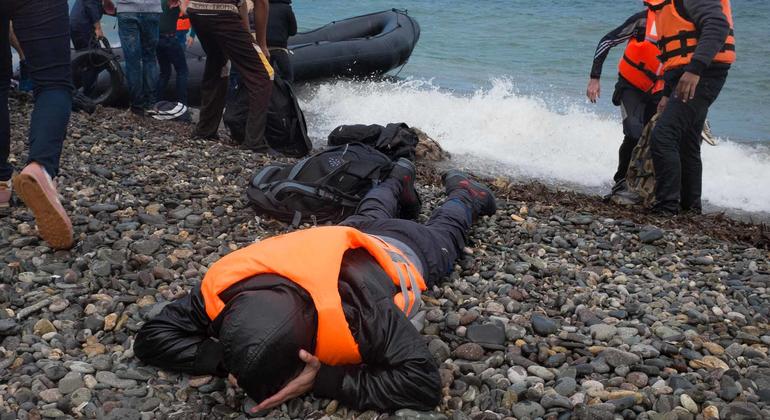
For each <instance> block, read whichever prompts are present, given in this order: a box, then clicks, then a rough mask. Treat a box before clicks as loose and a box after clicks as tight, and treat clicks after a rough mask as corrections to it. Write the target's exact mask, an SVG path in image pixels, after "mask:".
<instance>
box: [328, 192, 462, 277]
mask: <svg viewBox="0 0 770 420" xmlns="http://www.w3.org/2000/svg"><path fill="white" fill-rule="evenodd" d="M401 188H402V184H401V183H400V182H399V181H397V180H395V179H392V178H391V179H387V180H385V182H383V183H381V184H380V185H378V186H376V187H374V188H372V189H371V190H370V191H369V193H368V194H367V195H366V196H365V197H364V199H363V200H361V203H360V204H359V206H358V210H357V211H356V214H354V215H352V216H350V217H348V218H347V219H345V220H344V221H343V222H342V223H341V224H342V225H345V226H350V227H354V228H356V229H358V230H360V231H362V232H365V233H368V234H370V235H380V236H388V237H391V238H394V239H397V240H399V241H401V242H403V243H404V244H406V245H407V246H409V247H410V248H412V250H413V251H414V252H415V253H416V254H417V256H418V257H419V258H420V262H421V263H422V266H423V268H424V271H425V273H424V278H425V282H426V283H427V285H428V287H431V286H433V285H434V284H436V283H437V282H438V281H439V280H440V279H442V278H443V277H444V276H446V275H447V274H449V273H450V272H451V271H452V268H453V265H454V261H455V260H456V259H457V256H458V255H460V253H461V252H462V250H463V247H465V241H466V234H467V231H468V229H469V228H470V227H471V222H472V213H471V208H470V207H469V206H468V204H466V202H467V200H463V199H460V198H459V197H453V196H451V195H450V197H448V198H447V200H446V201H445V202H444V203H443V204H442V205H441V206H439V207H438V208H437V209H436V210H434V211H433V214H432V215H431V217H430V219H429V220H428V221H427V222H426V223H425V224H420V223H417V222H415V221H412V220H404V219H398V218H397V217H398V216H397V215H398V210H399V201H398V197H399V196H400V195H401Z"/></svg>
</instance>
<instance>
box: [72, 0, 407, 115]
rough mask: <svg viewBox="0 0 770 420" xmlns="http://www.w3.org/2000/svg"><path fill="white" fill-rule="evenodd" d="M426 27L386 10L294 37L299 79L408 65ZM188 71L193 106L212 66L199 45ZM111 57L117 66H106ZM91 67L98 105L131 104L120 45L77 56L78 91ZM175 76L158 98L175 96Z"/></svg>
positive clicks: (194, 47) (372, 72) (192, 51)
mask: <svg viewBox="0 0 770 420" xmlns="http://www.w3.org/2000/svg"><path fill="white" fill-rule="evenodd" d="M419 39H420V26H419V24H418V23H417V21H416V20H415V19H414V18H412V17H411V16H409V15H408V14H407V12H406V11H404V10H397V9H392V10H386V11H383V12H377V13H371V14H368V15H363V16H357V17H353V18H349V19H345V20H340V21H335V22H332V23H329V24H327V25H325V26H322V27H320V28H318V29H314V30H311V31H308V32H301V33H298V34H297V35H295V36H293V37H291V38H289V50H290V51H291V55H290V59H291V63H292V66H293V68H294V81H295V82H301V81H313V80H318V79H328V78H334V77H367V76H373V75H381V74H384V73H387V72H388V71H390V70H393V69H395V68H398V67H400V66H403V65H404V64H406V62H407V60H409V57H410V56H411V54H412V51H413V50H414V47H415V46H416V45H417V41H418V40H419ZM185 55H186V59H187V67H188V79H187V82H188V102H189V105H197V104H199V103H200V87H201V81H202V79H203V70H204V68H205V64H206V53H205V52H204V51H203V48H202V47H201V45H200V43H199V42H196V43H194V44H193V45H192V46H191V47H189V48H187V50H186V51H185ZM106 57H110V58H111V61H112V63H111V64H104V63H103V60H104V59H105V58H106ZM88 63H97V64H99V66H98V67H99V70H100V73H99V76H98V80H97V82H96V86H95V88H94V89H93V91H92V92H90V93H89V95H88V96H89V97H91V98H92V99H93V100H94V102H95V103H97V104H103V105H112V106H121V105H126V104H127V103H128V89H127V88H126V82H125V76H124V73H123V71H124V70H123V51H122V50H121V48H120V47H117V48H106V47H104V46H103V47H102V49H97V50H90V51H85V52H78V53H73V74H75V79H76V83H75V85H76V87H80V86H81V85H79V84H78V80H79V78H78V76H77V75H78V74H80V73H81V72H82V71H83V69H84V68H85V67H84V66H86V65H87V64H88ZM174 77H175V76H172V77H171V80H170V81H169V84H168V88H167V91H166V92H164V94H163V95H161V96H160V97H159V98H158V100H164V99H169V100H173V99H175V97H174V91H173V90H174V86H175V81H174Z"/></svg>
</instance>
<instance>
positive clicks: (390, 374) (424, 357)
mask: <svg viewBox="0 0 770 420" xmlns="http://www.w3.org/2000/svg"><path fill="white" fill-rule="evenodd" d="M257 277H258V278H256V277H255V278H250V279H247V280H243V281H240V282H238V283H236V284H235V285H233V286H231V287H230V288H229V289H227V290H226V291H224V292H222V293H221V294H220V297H221V298H222V299H223V301H225V303H226V306H225V309H224V310H223V311H222V313H221V314H220V315H219V316H218V317H217V318H216V319H215V320H214V321H213V322H211V321H209V318H208V316H207V314H206V311H205V306H204V301H203V297H202V295H201V291H200V287H196V288H195V289H194V290H193V291H192V292H191V293H190V294H189V295H188V296H186V297H184V298H182V299H179V300H178V301H175V302H173V303H171V304H169V305H168V306H166V307H165V308H164V309H163V311H162V312H161V313H160V315H158V316H157V317H155V318H154V319H152V320H150V321H148V322H147V323H146V324H145V325H144V326H143V327H142V329H141V330H140V331H139V333H138V334H137V337H136V342H135V343H134V352H135V354H136V356H137V357H138V358H140V359H141V360H142V361H144V362H146V363H148V364H152V365H156V366H160V367H162V368H164V369H170V370H177V371H182V372H186V373H190V374H193V375H217V376H222V377H224V376H226V375H227V374H228V370H227V368H226V366H225V363H224V360H223V354H224V349H223V346H222V342H230V343H232V342H233V341H235V342H237V341H238V339H239V337H232V336H227V337H225V336H221V335H220V333H223V332H224V331H225V329H222V328H221V326H222V319H223V318H224V317H225V316H227V312H228V310H232V309H231V307H230V303H229V302H231V301H233V300H235V298H236V297H237V296H242V295H243V294H244V293H250V292H251V291H254V290H264V291H270V290H273V289H276V288H279V289H287V290H292V291H293V292H296V293H297V294H298V295H299V296H301V297H302V299H301V300H298V302H301V301H304V302H305V305H306V307H305V308H299V309H300V310H301V311H302V312H303V313H304V314H305V316H307V317H310V318H312V319H310V320H308V323H307V324H305V325H314V324H315V323H316V322H315V318H316V314H315V308H314V307H313V305H312V300H311V298H310V296H309V295H308V294H307V293H306V292H305V291H304V290H303V289H301V288H300V287H299V286H297V285H296V284H295V283H293V282H291V281H289V280H287V279H285V278H282V277H279V276H275V275H260V276H257ZM339 293H340V296H341V297H342V306H343V310H344V313H345V318H346V320H347V322H348V324H349V326H350V330H351V333H352V335H353V337H354V339H355V340H356V343H357V344H358V346H359V352H360V354H361V358H362V360H363V363H362V364H360V365H349V366H328V365H322V367H321V369H320V371H319V372H318V375H317V377H316V380H315V385H314V389H313V393H314V394H315V395H316V396H318V397H322V398H333V399H337V400H339V401H340V402H341V403H343V404H345V405H348V406H350V407H352V408H355V409H377V410H383V411H388V410H396V409H399V408H405V407H406V408H414V409H418V410H430V409H433V408H434V407H435V406H436V405H438V403H439V400H440V398H441V380H440V378H439V375H438V366H437V364H436V361H435V360H434V359H433V357H432V355H431V354H430V352H429V351H428V347H427V344H426V342H425V339H424V338H423V337H422V336H421V335H420V334H419V333H418V332H417V330H416V329H415V328H414V327H413V326H412V324H411V323H410V322H409V320H407V318H406V317H405V316H404V314H403V313H402V312H401V310H400V309H398V307H396V306H395V304H394V303H393V295H394V294H395V293H396V287H395V286H394V285H393V282H392V281H391V280H390V278H389V277H388V276H387V274H386V273H385V272H384V271H383V270H382V268H381V267H380V266H379V265H378V264H377V263H376V261H375V260H374V259H373V258H372V257H371V256H370V255H369V254H368V253H367V252H366V251H364V250H352V251H348V252H347V253H346V254H345V257H344V258H343V261H342V266H341V270H340V281H339ZM233 307H234V308H237V306H233ZM253 325H254V328H253V334H254V336H257V337H259V336H264V335H265V334H266V333H265V331H264V329H261V328H260V327H259V326H260V325H261V323H260V322H259V321H258V320H255V322H253ZM292 327H296V325H295V324H292V325H284V326H283V328H292ZM307 335H308V336H311V337H314V335H315V331H308V333H307ZM286 370H287V371H285V372H277V373H275V375H277V376H273V375H270V377H271V378H272V377H281V376H283V377H291V376H293V375H295V374H296V368H294V367H292V368H286ZM289 370H290V371H289ZM272 385H273V388H272V389H277V388H279V387H281V386H283V382H282V383H281V384H272Z"/></svg>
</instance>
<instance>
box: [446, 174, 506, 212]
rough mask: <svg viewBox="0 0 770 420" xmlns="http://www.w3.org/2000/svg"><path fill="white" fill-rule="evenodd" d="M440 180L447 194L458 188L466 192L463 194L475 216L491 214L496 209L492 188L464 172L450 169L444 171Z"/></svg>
mask: <svg viewBox="0 0 770 420" xmlns="http://www.w3.org/2000/svg"><path fill="white" fill-rule="evenodd" d="M441 180H442V181H443V182H444V186H445V187H446V193H447V195H452V193H453V192H455V191H458V190H461V191H462V192H467V193H466V194H463V195H464V196H465V197H466V198H469V199H470V200H471V202H470V204H471V206H472V208H473V213H474V216H475V217H478V216H491V215H493V214H495V212H496V211H497V202H496V201H495V195H494V193H492V190H490V189H489V188H488V187H487V186H486V185H484V184H482V183H480V182H476V181H474V180H472V179H470V178H469V177H468V175H466V174H465V173H464V172H461V171H458V170H456V169H452V170H450V171H447V172H444V174H443V175H442V176H441ZM475 217H474V218H475Z"/></svg>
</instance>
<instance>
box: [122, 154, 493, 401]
mask: <svg viewBox="0 0 770 420" xmlns="http://www.w3.org/2000/svg"><path fill="white" fill-rule="evenodd" d="M414 177H415V168H414V165H413V164H412V163H411V162H409V161H407V160H405V159H401V160H399V161H398V162H397V164H396V165H395V166H394V169H393V170H392V171H391V174H390V176H389V178H388V179H386V180H385V181H384V182H382V183H381V184H379V185H378V186H376V187H374V188H373V189H372V190H370V191H369V193H368V194H367V195H366V196H365V197H364V199H363V200H362V201H361V202H360V204H359V207H358V210H357V212H356V214H354V215H352V216H350V217H349V218H347V219H346V220H345V221H343V222H342V223H341V224H340V225H339V226H324V227H314V228H309V229H304V230H299V231H295V232H292V233H288V234H285V235H279V236H276V237H273V238H269V239H265V240H262V241H260V242H257V243H255V244H253V245H251V246H248V247H246V248H243V249H240V250H238V251H235V252H232V253H230V254H228V255H226V256H225V257H223V258H222V259H220V260H219V261H217V262H216V263H214V264H213V265H212V266H211V267H210V268H209V270H208V272H207V273H206V276H205V277H204V279H203V281H202V283H201V284H200V286H198V287H195V288H194V289H193V290H192V291H191V292H190V294H189V295H187V296H186V297H184V298H182V299H180V300H177V301H175V302H173V303H171V304H169V305H167V306H165V307H164V308H163V310H162V311H161V312H160V314H159V315H158V316H157V317H155V318H154V319H152V320H150V321H148V322H147V323H145V324H144V325H143V326H142V327H141V329H140V331H139V332H138V334H137V336H136V341H135V343H134V347H133V348H134V353H135V354H136V356H137V357H138V358H139V359H141V360H142V361H144V362H146V363H149V364H153V365H157V366H160V367H162V368H164V369H173V370H177V371H182V372H186V373H190V374H194V375H218V376H221V377H225V376H228V374H229V375H231V381H237V384H238V386H240V387H241V388H243V390H244V391H245V392H246V394H247V395H248V396H249V397H251V398H252V399H253V400H254V401H255V402H256V403H258V405H256V406H254V408H253V409H249V410H248V411H249V412H250V413H251V414H255V413H264V412H265V411H266V410H267V409H270V408H272V407H276V406H279V405H280V404H282V403H283V402H285V401H288V400H289V399H291V398H294V397H297V396H300V395H302V394H304V393H306V392H308V391H312V392H313V394H314V395H315V396H317V397H319V398H332V399H336V400H338V401H340V402H341V403H342V404H345V405H348V406H350V407H352V408H354V409H359V410H364V409H376V410H381V411H389V410H394V409H398V408H412V409H417V410H432V409H433V408H435V406H436V405H438V403H439V400H440V399H441V380H440V378H439V373H438V363H440V362H442V360H438V361H437V360H434V358H433V356H432V355H431V352H430V351H429V350H428V346H427V343H426V341H425V340H424V338H423V337H422V336H421V335H420V334H419V332H418V330H417V329H416V328H415V326H414V325H413V323H412V322H410V320H411V321H413V322H414V323H415V324H419V319H420V317H421V316H422V315H423V313H421V312H419V309H420V303H421V299H420V294H421V293H422V292H423V291H425V290H427V289H428V288H430V287H433V286H434V285H436V284H437V282H438V281H439V280H440V279H441V278H442V277H444V276H446V275H447V274H449V273H450V272H451V270H452V268H453V264H454V260H455V259H456V258H457V257H458V255H460V254H461V252H462V249H463V248H464V246H465V242H466V235H467V231H468V229H470V226H471V224H472V223H473V222H474V221H475V220H476V219H477V218H478V217H479V216H483V215H492V214H494V213H495V211H496V209H497V207H496V203H495V197H494V195H493V194H492V192H491V191H490V190H489V189H488V188H487V187H486V186H484V185H483V184H480V183H478V182H476V181H473V180H471V179H470V178H469V177H468V176H467V175H465V174H464V173H462V172H459V171H449V172H447V173H445V174H444V176H443V181H444V185H445V187H446V192H447V200H446V201H445V202H444V203H443V204H442V205H441V206H439V207H438V208H437V209H436V210H435V211H434V212H433V214H432V215H431V217H430V219H429V220H428V222H427V223H425V224H419V223H417V222H414V221H412V220H407V219H401V218H397V217H399V215H401V216H403V217H414V216H416V215H417V214H418V213H419V210H420V200H419V197H418V195H417V191H416V190H415V188H414ZM246 406H247V405H246V403H245V404H244V407H246ZM262 415H265V414H262Z"/></svg>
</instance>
